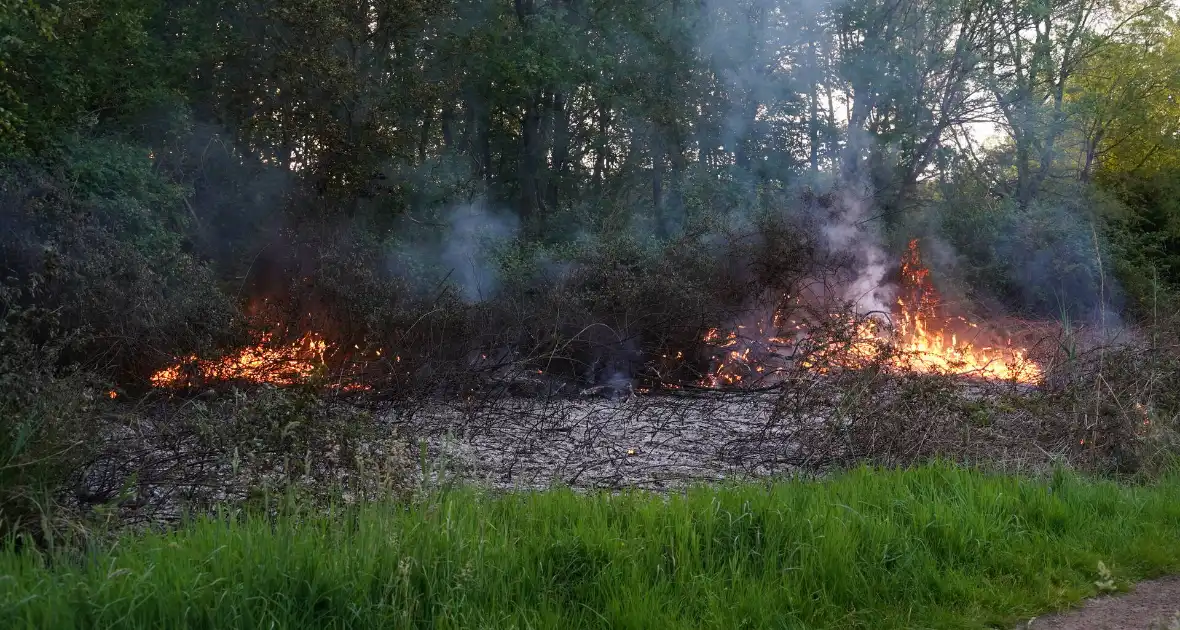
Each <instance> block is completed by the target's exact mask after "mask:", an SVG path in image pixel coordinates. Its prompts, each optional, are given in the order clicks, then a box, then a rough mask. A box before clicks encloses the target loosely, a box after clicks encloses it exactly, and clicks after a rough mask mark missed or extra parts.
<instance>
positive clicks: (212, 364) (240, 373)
mask: <svg viewBox="0 0 1180 630" xmlns="http://www.w3.org/2000/svg"><path fill="white" fill-rule="evenodd" d="M271 338H272V335H271V334H269V333H267V334H264V335H262V336H261V337H260V338H259V340H258V343H256V344H255V345H253V346H249V347H246V348H243V349H241V350H239V351H238V352H237V353H235V354H232V355H229V356H226V357H222V358H221V359H216V360H204V359H198V358H197V357H196V356H190V357H188V358H186V359H183V360H181V361H179V362H177V363H176V364H174V365H171V366H169V367H166V368H164V369H162V370H159V371H158V372H156V373H155V374H153V375H152V376H151V383H152V385H153V386H155V387H188V386H191V385H194V384H197V383H206V382H213V381H246V382H250V383H270V384H272V385H295V384H297V383H301V382H304V381H306V380H307V379H309V378H311V377H312V376H314V375H315V374H316V373H318V372H319V371H321V370H322V369H323V366H324V353H325V352H326V351H327V350H328V344H327V342H325V341H324V340H323V339H322V338H321V337H320V336H319V335H317V334H315V333H307V334H305V335H303V337H301V338H300V339H299V340H298V341H295V342H293V343H290V344H288V345H285V346H272V345H271Z"/></svg>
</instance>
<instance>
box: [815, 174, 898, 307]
mask: <svg viewBox="0 0 1180 630" xmlns="http://www.w3.org/2000/svg"><path fill="white" fill-rule="evenodd" d="M837 198H838V203H837V205H836V212H835V215H834V216H831V217H829V220H828V222H827V224H826V225H824V226H823V228H822V231H823V234H824V237H825V238H826V240H827V245H828V247H829V248H831V250H832V251H834V252H842V253H848V254H851V255H852V256H853V257H854V260H855V264H856V276H855V278H853V280H852V282H850V283H849V284H848V285H847V286H846V287H844V289H843V295H841V297H842V298H843V299H844V300H846V301H849V302H852V303H853V304H854V306H855V308H856V311H857V312H858V313H871V312H889V310H890V306H889V305H890V303H891V302H892V301H893V297H894V289H895V287H893V286H891V285H889V284H887V283H886V282H885V276H886V274H887V273H888V272H889V269H890V267H891V265H892V264H893V261H892V259H891V258H890V257H889V256H887V255H886V254H885V249H884V248H883V247H882V245H881V237H880V233H879V232H878V231H877V230H875V229H873V228H874V226H876V225H877V223H876V221H874V220H873V218H872V217H871V216H870V215H869V208H870V206H871V203H872V194H871V193H870V192H869V190H868V187H867V186H842V187H841V188H840V189H839V190H838V191H837Z"/></svg>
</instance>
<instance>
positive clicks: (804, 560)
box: [0, 466, 1180, 630]
mask: <svg viewBox="0 0 1180 630" xmlns="http://www.w3.org/2000/svg"><path fill="white" fill-rule="evenodd" d="M1099 561H1103V562H1105V563H1106V564H1107V565H1109V566H1110V567H1111V568H1112V570H1113V572H1114V576H1115V578H1116V581H1118V582H1120V583H1125V581H1127V580H1132V579H1138V578H1143V577H1149V576H1152V575H1156V574H1159V573H1163V572H1168V571H1177V570H1180V479H1176V478H1173V479H1171V480H1169V481H1166V482H1162V483H1160V484H1157V485H1153V486H1140V487H1126V486H1119V485H1115V484H1113V483H1108V482H1095V481H1087V480H1082V479H1077V478H1072V477H1069V476H1064V475H1059V476H1057V477H1056V478H1054V479H1053V480H1052V481H1051V482H1050V481H1048V480H1046V481H1043V482H1037V481H1032V480H1027V479H1017V478H1011V477H1000V476H992V475H987V474H983V473H979V472H971V471H964V470H960V469H954V468H950V467H943V466H933V467H925V468H920V469H915V470H909V471H901V472H882V471H873V470H867V469H864V470H857V471H853V472H850V473H847V474H844V475H841V476H839V477H838V478H835V479H832V480H829V481H824V482H791V483H781V484H776V485H773V486H754V485H745V486H740V487H730V488H725V489H721V490H717V489H706V488H701V489H698V490H695V491H692V492H690V493H688V494H687V495H685V496H675V497H673V498H672V499H670V500H665V499H664V498H661V497H656V496H650V495H642V494H634V495H626V496H614V497H611V496H607V495H600V496H592V497H585V496H578V495H575V494H573V493H568V492H549V493H540V494H522V495H512V496H507V497H500V498H491V497H487V496H484V495H481V494H479V493H476V492H473V491H463V492H458V493H451V494H449V495H446V496H442V497H436V498H435V499H433V500H431V501H428V502H423V503H422V504H420V505H417V506H414V507H412V508H409V509H406V508H401V509H398V508H393V507H382V506H369V507H366V508H363V509H359V510H355V511H348V512H345V513H341V514H337V515H329V516H314V517H312V516H302V517H301V516H299V515H292V516H287V517H283V518H280V519H278V520H277V521H267V520H265V519H261V518H258V519H245V520H238V521H235V522H232V523H230V524H226V523H225V522H216V521H213V520H207V521H202V522H196V523H193V524H191V525H189V526H187V527H185V528H184V529H182V530H180V531H177V532H174V533H170V534H167V535H150V536H146V537H144V536H139V537H134V538H131V537H128V538H126V539H123V540H121V541H120V542H119V543H118V544H116V545H114V546H113V548H106V549H103V550H96V551H92V552H90V553H87V554H79V553H77V552H74V553H71V554H65V553H58V554H53V555H33V554H29V553H19V552H12V551H9V552H4V553H0V627H5V628H71V627H119V628H153V629H154V628H182V627H189V628H261V627H267V628H313V627H341V628H342V627H355V628H398V627H438V628H481V627H496V628H507V627H518V628H558V627H560V628H562V629H563V630H569V629H573V628H743V627H744V628H753V627H758V628H762V627H767V628H804V627H866V628H870V627H871V628H889V627H894V628H901V627H905V628H921V627H988V626H989V625H991V624H1005V623H1008V622H1011V621H1013V620H1015V619H1016V618H1017V617H1019V616H1025V615H1032V614H1036V613H1039V612H1043V611H1045V610H1047V609H1050V608H1053V607H1055V606H1059V605H1062V604H1065V603H1068V602H1073V601H1075V600H1078V599H1080V598H1082V597H1084V596H1086V595H1089V594H1092V593H1094V592H1095V590H1096V587H1095V584H1094V582H1095V580H1098V579H1099V575H1098V570H1097V566H1098V563H1099Z"/></svg>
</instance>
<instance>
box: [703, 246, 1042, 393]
mask: <svg viewBox="0 0 1180 630" xmlns="http://www.w3.org/2000/svg"><path fill="white" fill-rule="evenodd" d="M900 284H901V290H900V292H899V296H898V298H897V300H896V303H895V304H894V306H893V309H892V312H891V313H881V312H874V313H867V314H857V313H855V312H846V313H837V312H832V311H831V310H829V309H822V308H821V309H816V308H815V307H814V306H811V305H812V304H814V303H815V302H816V301H817V300H816V299H815V297H814V296H812V295H800V296H786V297H784V298H783V300H781V301H780V302H779V303H778V304H777V305H776V306H775V307H774V308H773V309H772V310H771V312H770V313H769V315H768V316H766V317H763V318H762V319H761V321H758V322H756V323H754V324H753V325H750V324H740V325H738V326H736V327H735V328H734V329H732V330H729V331H726V332H722V331H721V330H720V329H717V328H713V329H710V330H709V331H708V332H707V333H706V335H705V337H704V341H705V343H706V344H708V345H710V346H712V347H714V348H715V349H717V350H718V352H717V354H716V355H715V359H714V369H713V370H712V372H711V373H710V374H708V375H707V376H706V377H705V378H704V379H702V381H701V383H700V385H702V386H705V387H710V388H721V387H747V388H749V387H759V386H767V385H773V384H775V383H776V382H778V381H780V380H781V379H782V376H783V375H784V374H785V373H787V372H788V371H791V370H797V369H798V368H803V369H804V370H806V371H809V372H813V373H818V374H827V373H830V372H832V371H834V370H850V369H852V370H855V369H864V368H867V367H869V366H871V365H874V364H880V365H882V366H883V367H885V368H886V369H888V370H892V371H897V372H911V373H923V374H942V375H953V376H962V377H965V378H976V379H984V380H1002V381H1013V382H1017V383H1024V384H1030V385H1031V384H1036V383H1038V382H1039V381H1040V380H1041V378H1042V376H1043V373H1042V370H1041V368H1040V366H1038V365H1037V364H1036V363H1034V362H1033V361H1032V360H1030V359H1029V358H1028V351H1027V350H1025V349H1023V348H1019V347H1014V346H1013V344H1012V342H1011V340H1008V339H1005V340H1002V341H1001V340H1000V339H999V337H998V335H996V334H994V333H993V332H992V331H989V330H984V329H981V328H980V327H979V326H978V325H977V324H975V323H973V322H971V321H969V320H968V319H966V318H964V317H962V316H953V315H949V314H947V313H946V312H945V310H946V306H945V305H944V304H943V303H942V300H941V298H940V297H939V295H938V292H937V291H936V290H935V288H934V285H933V284H932V283H931V281H930V270H929V269H928V268H926V267H925V266H924V265H923V264H922V255H921V252H920V251H919V249H918V242H917V240H913V241H910V243H909V247H908V249H907V251H906V253H905V255H904V256H903V257H902V260H901V283H900ZM804 293H806V292H804Z"/></svg>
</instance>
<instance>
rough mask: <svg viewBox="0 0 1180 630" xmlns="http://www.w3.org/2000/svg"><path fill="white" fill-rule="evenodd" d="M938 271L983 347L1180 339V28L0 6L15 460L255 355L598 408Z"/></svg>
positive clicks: (1120, 13)
mask: <svg viewBox="0 0 1180 630" xmlns="http://www.w3.org/2000/svg"><path fill="white" fill-rule="evenodd" d="M911 238H919V239H922V242H923V244H924V245H923V246H924V248H925V250H926V251H927V252H928V260H929V261H930V264H931V267H932V268H933V270H934V274H935V276H936V281H937V282H938V284H939V286H940V288H941V289H942V290H943V292H944V293H945V294H947V295H950V296H954V297H955V298H956V299H959V300H960V302H961V303H962V304H965V305H967V306H965V307H964V308H970V309H973V310H975V311H977V312H982V313H983V314H984V315H985V316H989V317H990V316H998V315H1013V316H1018V317H1021V318H1025V319H1037V320H1057V321H1061V320H1070V321H1084V322H1091V321H1096V318H1097V317H1098V314H1099V313H1101V314H1104V315H1106V317H1107V320H1104V321H1109V320H1110V319H1112V318H1113V319H1117V322H1118V324H1119V325H1120V326H1124V327H1130V328H1134V327H1136V326H1140V325H1147V323H1150V322H1154V321H1156V320H1158V319H1159V318H1160V317H1161V316H1162V314H1163V313H1167V312H1170V311H1171V307H1170V305H1171V304H1174V302H1173V301H1172V300H1173V296H1174V295H1175V294H1176V292H1177V291H1178V290H1180V24H1178V23H1177V20H1176V15H1175V12H1174V10H1173V7H1171V6H1170V5H1168V4H1166V3H1157V2H1154V1H1147V2H1142V1H1139V0H1132V1H1130V2H1126V1H1116V0H833V1H831V2H820V1H818V0H610V1H604V0H513V1H509V0H429V1H427V0H389V1H387V2H370V1H363V0H283V1H281V2H280V1H278V0H195V1H194V0H186V1H184V2H180V1H176V0H61V1H58V2H52V3H51V2H41V1H38V0H0V413H2V414H5V415H6V416H7V417H8V418H14V419H15V420H12V421H9V420H7V419H6V420H5V422H6V423H7V424H5V429H4V430H5V431H6V432H9V433H12V435H13V436H16V437H12V438H11V440H10V441H11V443H12V444H16V445H17V446H14V447H13V449H12V452H13V454H12V456H11V458H10V459H12V458H16V459H12V461H17V459H19V458H21V457H32V456H31V455H29V454H28V453H24V451H22V450H21V449H22V448H23V447H22V446H21V445H23V444H25V443H26V441H28V440H29V439H32V438H30V437H29V436H40V437H37V438H36V439H38V440H45V443H47V444H49V443H53V442H52V440H51V439H50V438H49V437H46V436H47V435H50V434H52V433H53V432H54V431H65V432H68V431H71V430H72V429H70V428H69V427H71V426H74V425H71V424H69V423H66V422H64V421H62V423H59V424H62V426H61V427H57V426H56V425H55V424H54V423H52V422H49V423H46V422H44V421H43V420H44V418H49V417H52V418H83V417H86V414H88V413H93V407H92V405H93V404H95V403H94V400H95V399H96V398H101V397H103V396H104V395H105V392H107V391H108V390H110V389H111V388H115V387H118V388H122V389H119V390H118V391H120V392H125V395H131V396H134V395H136V391H137V390H136V388H137V387H138V388H139V390H138V391H143V389H144V388H145V381H146V379H147V376H148V375H149V374H150V373H151V371H152V370H155V369H158V368H160V367H161V366H162V365H165V364H167V363H169V362H171V361H172V360H174V358H175V357H179V356H184V355H187V354H189V353H211V352H212V353H215V352H217V351H219V350H224V349H225V348H228V347H233V346H234V345H235V344H240V343H242V342H243V340H245V339H248V335H249V330H250V329H251V328H254V327H256V326H257V325H258V324H259V322H260V321H262V322H264V323H266V324H268V325H271V324H274V323H276V322H278V323H280V324H283V325H284V326H286V327H287V328H288V329H289V330H290V332H291V333H292V334H299V333H301V332H304V331H306V330H309V329H316V330H318V331H320V332H322V333H324V334H325V335H327V336H329V337H330V338H331V339H332V341H333V342H334V343H335V344H337V345H339V346H340V347H353V348H355V349H356V350H357V351H359V352H361V353H364V352H368V351H370V350H372V349H374V348H378V347H380V348H386V349H393V350H394V351H397V352H399V353H400V354H399V355H398V361H399V363H403V364H405V365H410V366H411V368H410V369H408V371H405V375H408V376H409V377H411V378H415V379H426V380H431V381H432V382H437V381H439V380H440V379H441V378H442V377H441V375H443V374H452V373H453V372H454V369H455V368H454V366H455V365H458V364H459V363H461V362H462V361H464V360H466V358H467V357H469V356H470V354H471V353H472V352H481V351H483V352H485V353H486V352H487V351H488V350H489V349H491V350H496V351H500V350H504V349H511V350H512V351H520V352H524V353H525V354H528V353H530V352H531V353H534V354H536V353H539V352H544V353H548V356H549V357H550V359H551V360H550V361H549V365H552V364H554V362H553V361H552V359H553V357H554V356H556V355H558V354H560V355H561V358H562V359H563V360H565V361H567V363H568V366H569V367H568V371H569V373H570V374H571V375H572V376H575V377H577V378H579V379H582V380H583V381H585V382H587V383H590V384H593V383H595V382H602V381H603V380H604V379H607V378H615V377H616V376H618V375H619V374H622V375H624V376H625V377H638V376H640V375H641V374H640V373H641V372H643V371H644V370H648V371H650V370H654V369H657V368H659V366H656V367H655V368H653V367H652V365H653V359H654V358H655V357H656V356H657V355H659V356H664V355H666V354H668V353H669V352H670V351H676V352H681V351H684V352H686V353H687V352H689V351H691V350H692V343H693V342H695V341H698V340H699V339H700V331H701V330H703V329H704V328H706V327H709V326H717V325H723V324H725V323H726V322H727V321H732V317H733V313H735V312H737V311H738V310H740V309H741V308H743V307H745V306H747V305H748V303H749V301H750V300H751V299H752V298H756V297H759V296H762V295H764V294H765V293H766V292H767V291H773V290H782V291H789V290H790V288H791V286H793V285H792V283H794V282H796V281H797V279H798V278H801V277H805V276H809V275H814V273H815V267H816V266H819V265H824V266H830V265H835V266H839V265H844V267H846V268H847V270H850V271H847V273H848V274H851V275H847V274H846V275H845V276H843V277H844V278H845V280H844V282H846V283H849V284H856V283H857V282H858V281H859V280H858V278H860V279H862V280H863V278H864V277H865V273H866V269H868V268H872V267H881V266H889V265H890V264H891V263H890V262H889V261H891V260H895V257H894V256H895V255H896V254H898V253H899V252H900V251H901V249H902V247H903V246H904V243H906V242H907V241H908V240H909V239H911ZM878 249H879V250H880V251H883V252H886V253H887V258H884V259H882V258H879V257H876V256H875V255H873V254H872V252H874V251H877V250H878ZM888 273H891V272H890V271H888V270H887V271H886V272H885V273H884V275H883V276H872V274H871V273H869V276H870V277H878V279H880V277H884V278H885V279H886V280H887V279H888V278H887V276H888ZM403 357H404V359H405V360H404V362H403V361H402V358H403ZM386 361H387V360H386ZM448 366H449V367H448ZM664 368H667V366H664ZM664 368H659V369H664ZM689 368H691V366H688V367H687V368H685V369H689ZM401 369H402V368H401V367H400V366H399V367H398V368H397V369H396V370H393V373H394V374H395V375H401V374H402V372H400V371H398V370H401ZM555 369H556V368H555ZM669 369H670V368H669ZM447 370H451V371H450V372H448V371H447ZM112 391H113V390H112ZM67 392H83V394H77V393H67ZM112 395H113V394H112ZM30 419H34V420H30ZM36 419H40V420H36ZM6 439H8V438H6ZM22 453H23V454H22ZM33 459H36V458H35V457H34V458H33ZM22 461H23V460H22ZM37 461H40V460H37ZM3 470H9V472H11V471H12V470H18V471H19V470H23V469H20V468H19V466H18V467H17V468H13V467H12V466H8V467H7V468H6V465H5V463H4V462H3V461H0V471H3ZM4 474H9V473H7V472H6V473H4ZM12 474H18V473H12ZM19 474H23V473H19Z"/></svg>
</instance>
